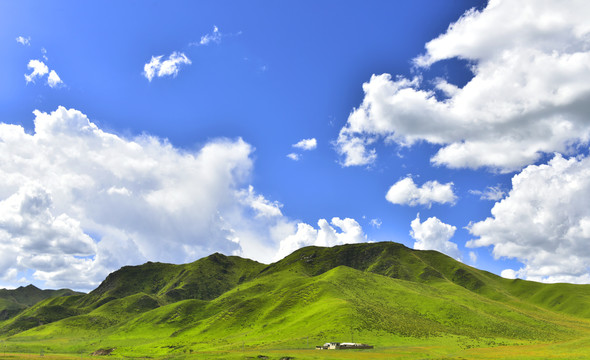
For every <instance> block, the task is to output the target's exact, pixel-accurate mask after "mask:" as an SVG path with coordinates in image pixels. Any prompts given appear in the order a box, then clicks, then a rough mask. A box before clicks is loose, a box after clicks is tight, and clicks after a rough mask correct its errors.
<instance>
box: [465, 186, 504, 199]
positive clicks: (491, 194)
mask: <svg viewBox="0 0 590 360" xmlns="http://www.w3.org/2000/svg"><path fill="white" fill-rule="evenodd" d="M469 193H470V194H473V195H477V196H479V198H480V199H481V200H492V201H498V200H500V199H501V198H503V197H504V195H506V193H505V192H504V191H502V189H501V188H500V186H488V187H487V188H486V189H485V190H484V191H481V190H469Z"/></svg>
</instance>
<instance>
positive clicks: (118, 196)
mask: <svg viewBox="0 0 590 360" xmlns="http://www.w3.org/2000/svg"><path fill="white" fill-rule="evenodd" d="M252 152H253V148H252V147H251V146H250V145H249V144H247V143H245V142H244V141H243V140H241V139H237V140H228V139H218V140H214V141H211V142H209V143H207V144H206V145H205V146H203V147H202V148H201V149H199V150H197V151H190V152H189V151H183V150H180V149H177V148H175V147H173V146H172V145H171V144H169V143H168V142H166V141H165V140H162V139H158V138H155V137H151V136H147V135H143V136H139V137H136V138H129V139H128V138H123V137H120V136H118V135H115V134H112V133H108V132H105V131H103V130H101V129H99V128H98V127H97V126H96V125H95V124H94V123H92V122H91V121H90V120H89V119H88V118H87V117H86V116H85V115H84V114H83V113H81V112H79V111H77V110H74V109H70V110H67V109H65V108H63V107H60V108H58V109H57V110H56V111H54V112H52V113H43V112H40V111H35V129H34V133H32V134H30V133H27V132H25V130H24V129H23V128H22V127H21V126H18V125H11V124H6V123H0V156H1V157H2V162H0V251H1V252H2V254H3V256H2V257H1V260H0V273H2V274H3V280H4V281H6V279H8V278H10V279H11V281H12V282H15V281H17V280H18V279H19V278H21V277H22V276H23V274H25V273H32V277H33V278H34V279H36V280H37V281H45V284H44V285H43V286H47V287H61V286H68V287H73V288H78V289H88V287H92V286H95V285H97V282H98V281H100V280H102V279H104V277H105V276H106V274H107V273H108V272H110V271H113V270H115V269H117V268H119V267H120V266H123V265H128V264H139V263H143V262H145V261H147V260H152V261H166V262H174V263H181V262H187V261H193V260H195V259H197V258H200V257H202V256H206V255H209V254H210V253H212V252H215V251H220V252H223V253H226V254H239V255H243V256H246V257H250V258H254V259H257V260H260V261H269V260H271V259H272V258H273V256H274V255H275V253H276V251H277V249H278V243H279V241H280V240H281V239H284V238H285V237H287V236H289V235H291V234H292V233H294V232H295V229H294V226H295V225H294V223H292V222H291V221H290V220H289V219H287V218H285V217H284V216H283V215H282V213H281V211H280V208H281V206H282V205H281V204H279V203H278V202H276V201H270V200H267V199H266V198H265V197H264V196H262V195H261V194H257V193H256V192H255V190H254V188H252V187H250V186H249V185H248V184H247V182H248V179H249V178H250V176H251V172H252V167H253V161H252V159H251V154H252ZM12 255H14V256H12Z"/></svg>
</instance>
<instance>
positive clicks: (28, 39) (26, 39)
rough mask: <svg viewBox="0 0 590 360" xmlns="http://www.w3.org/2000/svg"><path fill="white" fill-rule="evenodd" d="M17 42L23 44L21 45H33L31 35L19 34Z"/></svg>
mask: <svg viewBox="0 0 590 360" xmlns="http://www.w3.org/2000/svg"><path fill="white" fill-rule="evenodd" d="M16 42H17V43H19V44H21V45H25V46H30V45H31V37H30V36H27V37H24V36H19V37H17V38H16Z"/></svg>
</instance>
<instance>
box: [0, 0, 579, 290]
mask: <svg viewBox="0 0 590 360" xmlns="http://www.w3.org/2000/svg"><path fill="white" fill-rule="evenodd" d="M514 6H516V5H514V4H510V3H508V2H505V1H492V2H491V3H490V4H488V3H487V2H486V1H471V0H465V1H453V2H441V1H395V2H394V1H372V2H360V1H358V2H357V1H346V2H342V1H322V2H317V1H296V2H295V1H281V2H271V1H252V2H234V1H211V2H192V1H172V2H157V1H142V2H139V1H128V2H119V1H107V2H78V1H55V2H40V1H19V2H2V3H1V4H0V13H1V14H2V15H0V16H1V21H0V52H1V53H2V54H4V56H3V57H2V59H0V78H1V79H2V81H1V82H0V122H1V123H2V126H1V127H0V144H1V145H2V146H0V154H1V155H2V158H3V159H5V161H4V164H3V165H0V174H1V175H2V178H3V180H1V183H0V248H1V249H2V252H0V254H1V255H0V274H5V275H4V276H3V277H0V287H2V286H3V287H15V286H19V285H23V284H27V283H34V284H36V285H38V286H40V287H71V288H76V289H81V290H90V289H92V288H93V287H94V286H96V285H97V284H98V282H100V280H102V279H103V278H104V276H106V274H108V273H109V272H111V271H113V270H116V269H117V268H119V267H120V266H123V265H128V264H141V263H143V262H145V261H166V262H176V263H180V262H188V261H194V260H196V259H198V258H200V257H203V256H206V255H208V254H210V253H212V252H215V251H220V252H223V253H225V254H228V255H231V254H236V255H241V256H245V257H250V258H254V259H256V260H259V261H263V262H271V261H274V260H277V259H279V258H280V257H281V256H284V255H286V254H288V253H289V252H290V251H292V250H294V249H296V248H298V247H301V246H305V245H324V246H331V245H337V244H343V243H351V242H362V241H396V242H400V243H403V244H405V245H406V246H408V247H411V248H416V249H435V250H439V251H442V252H445V253H447V254H448V255H449V256H452V257H454V258H457V259H460V260H461V261H463V262H465V263H466V264H469V265H473V266H475V267H478V268H481V269H486V270H489V271H491V272H494V273H496V274H502V275H503V276H506V277H521V278H525V279H531V280H537V281H548V282H555V281H568V282H588V281H590V275H589V271H588V266H589V265H590V252H588V251H587V250H585V246H584V245H583V244H585V243H586V241H587V240H590V210H587V209H586V208H585V206H584V204H583V203H580V201H581V200H580V199H584V198H585V196H587V195H590V185H589V184H588V181H586V180H585V178H586V175H587V174H588V173H589V172H590V170H588V169H589V168H590V164H587V160H586V157H585V156H586V155H587V152H588V151H587V148H588V146H587V145H588V140H589V139H590V122H589V120H588V115H587V114H588V106H587V105H586V104H587V103H588V102H587V100H590V99H588V98H589V97H590V96H589V95H588V94H589V93H590V85H588V84H589V83H590V81H588V80H590V71H589V66H588V65H587V64H588V63H590V62H588V61H586V60H587V58H588V57H590V52H589V51H588V49H589V45H588V44H590V35H589V34H590V24H589V22H588V20H587V19H584V18H583V17H582V16H581V15H579V14H580V13H584V12H583V11H579V7H581V6H584V7H587V6H588V5H587V4H585V3H584V2H576V1H572V2H571V4H570V3H568V4H566V5H565V6H560V7H559V8H552V7H554V5H552V4H550V3H549V4H546V3H544V2H543V3H541V2H535V1H528V2H527V1H525V2H523V3H522V4H521V5H519V6H518V7H517V8H514ZM150 64H151V65H150ZM149 69H151V70H149ZM388 74H389V75H388ZM312 139H313V140H312ZM297 144H300V145H299V146H297ZM305 145H307V146H305ZM386 195H387V196H386ZM586 198H587V197H586ZM492 209H494V210H493V211H492ZM486 219H487V220H486ZM581 249H584V250H581Z"/></svg>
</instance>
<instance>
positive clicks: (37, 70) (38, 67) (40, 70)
mask: <svg viewBox="0 0 590 360" xmlns="http://www.w3.org/2000/svg"><path fill="white" fill-rule="evenodd" d="M27 68H29V69H32V70H33V72H31V73H30V74H28V75H27V74H25V80H26V81H27V83H30V82H33V83H34V82H35V79H37V78H39V77H43V76H44V75H46V74H47V73H49V68H48V67H47V65H45V63H44V62H43V61H39V60H30V61H29V63H28V64H27Z"/></svg>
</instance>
